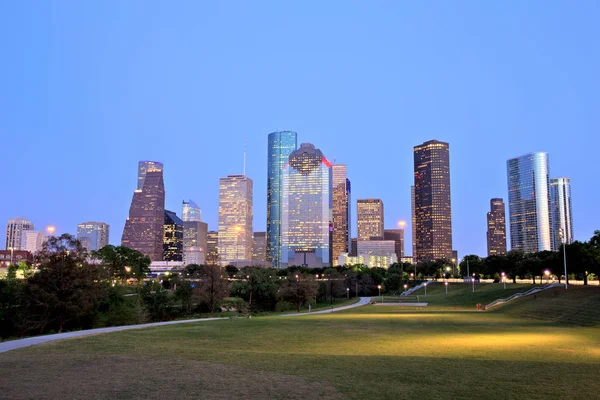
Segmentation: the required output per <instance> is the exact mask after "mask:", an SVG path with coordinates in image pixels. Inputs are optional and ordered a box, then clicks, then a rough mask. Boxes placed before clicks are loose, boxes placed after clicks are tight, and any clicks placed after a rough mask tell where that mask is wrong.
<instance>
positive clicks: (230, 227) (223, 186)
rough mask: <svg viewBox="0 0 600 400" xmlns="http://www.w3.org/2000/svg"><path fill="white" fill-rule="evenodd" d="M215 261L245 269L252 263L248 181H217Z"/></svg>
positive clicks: (229, 178) (236, 177) (243, 177)
mask: <svg viewBox="0 0 600 400" xmlns="http://www.w3.org/2000/svg"><path fill="white" fill-rule="evenodd" d="M218 241H219V245H218V247H219V261H220V262H221V264H222V265H228V264H232V265H236V266H242V267H245V266H247V265H251V263H252V179H250V178H248V177H247V176H246V175H228V176H227V177H225V178H220V179H219V235H218Z"/></svg>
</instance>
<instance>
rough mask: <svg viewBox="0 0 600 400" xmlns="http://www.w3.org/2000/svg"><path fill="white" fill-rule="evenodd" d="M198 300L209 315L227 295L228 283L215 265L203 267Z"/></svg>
mask: <svg viewBox="0 0 600 400" xmlns="http://www.w3.org/2000/svg"><path fill="white" fill-rule="evenodd" d="M199 286H200V287H199V292H200V298H201V299H202V301H203V302H204V303H205V304H206V306H207V307H208V309H209V310H210V312H211V314H213V313H214V312H215V309H216V308H217V306H218V305H219V303H220V302H221V301H222V300H223V299H224V298H225V297H227V296H228V295H229V282H228V281H227V279H226V278H224V277H223V276H222V274H221V268H220V267H219V266H217V265H205V266H204V271H203V274H202V276H201V278H200V284H199Z"/></svg>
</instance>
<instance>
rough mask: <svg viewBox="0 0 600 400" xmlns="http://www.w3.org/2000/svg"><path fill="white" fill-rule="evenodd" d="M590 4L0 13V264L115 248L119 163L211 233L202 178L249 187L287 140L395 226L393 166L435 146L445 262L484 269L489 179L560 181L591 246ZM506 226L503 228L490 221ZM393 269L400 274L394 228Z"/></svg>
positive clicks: (399, 213)
mask: <svg viewBox="0 0 600 400" xmlns="http://www.w3.org/2000/svg"><path fill="white" fill-rule="evenodd" d="M599 20H600V3H599V2H598V1H584V0H578V1H548V0H543V1H533V0H532V1H516V0H512V1H511V0H509V1H389V2H384V1H361V2H358V1H297V2H291V1H277V2H275V1H274V2H267V1H252V2H251V1H227V2H218V1H213V2H208V1H189V2H184V1H177V2H170V1H169V2H168V1H163V2H152V1H96V2H91V1H87V2H77V1H54V2H51V1H48V2H38V1H23V0H19V1H3V2H0V49H1V51H2V57H1V60H2V62H0V139H1V140H0V146H1V149H2V152H1V154H2V156H1V158H0V160H1V161H0V163H1V164H0V165H1V167H2V168H1V170H0V171H1V172H2V180H1V181H2V186H3V190H2V196H1V197H0V223H1V224H2V227H3V228H2V234H1V236H0V239H1V245H0V247H2V248H4V227H5V224H6V221H7V220H8V219H9V218H13V217H16V216H24V217H27V218H29V219H31V220H32V221H33V222H34V224H35V225H36V228H43V227H45V226H47V225H50V224H53V225H55V226H56V227H57V232H58V233H62V232H69V233H75V232H76V227H77V223H79V222H82V221H86V220H96V221H104V222H107V223H109V224H110V226H111V242H112V243H113V244H119V243H120V240H121V234H122V231H123V226H124V224H125V218H126V217H127V214H128V211H129V205H130V202H131V198H132V195H133V190H134V189H135V188H136V184H137V183H136V174H137V162H138V160H146V159H147V160H157V161H161V162H163V163H164V164H165V188H166V194H167V200H166V201H167V208H168V209H170V210H173V211H176V212H177V213H178V214H180V213H181V201H182V200H183V199H188V198H191V199H193V200H194V201H195V202H196V203H198V204H199V205H200V206H201V207H202V211H203V219H204V220H205V221H207V222H208V223H209V228H210V229H216V227H217V225H216V222H217V211H218V178H219V177H221V176H225V175H227V174H234V173H242V168H243V148H244V137H245V136H246V137H247V152H248V164H247V174H248V175H249V177H250V178H252V179H253V180H254V230H255V231H263V230H265V226H266V180H267V135H268V133H269V132H272V131H274V130H281V129H292V130H295V131H297V132H298V141H299V142H311V143H314V144H315V145H316V147H318V148H320V149H321V150H322V151H323V153H324V154H325V155H326V156H327V157H328V158H329V159H330V160H331V161H333V160H334V159H335V160H336V161H337V162H338V163H345V164H347V165H348V174H349V178H350V180H351V181H352V197H353V213H352V219H353V231H356V226H355V224H356V211H355V208H356V207H355V205H356V204H355V202H356V199H358V198H364V197H378V198H382V199H383V201H384V205H385V218H386V225H387V227H390V228H392V227H394V226H395V225H396V222H397V221H398V220H400V219H404V220H407V221H408V222H409V224H410V185H411V184H412V182H413V153H412V149H413V146H415V145H417V144H420V143H422V142H423V141H426V140H430V139H434V138H435V139H438V140H442V141H446V142H449V143H450V163H451V185H452V214H453V232H454V247H455V248H456V249H458V251H459V256H460V257H462V256H464V255H465V254H470V253H476V254H480V255H485V253H486V239H485V231H486V212H487V211H488V209H489V200H490V198H492V197H502V198H504V199H505V201H507V196H508V194H507V179H506V161H507V159H508V158H511V157H515V156H519V155H522V154H524V153H528V152H533V151H546V152H548V153H549V156H550V174H551V177H559V176H568V177H571V179H572V181H571V183H572V188H573V193H572V195H573V207H574V209H573V211H574V233H575V239H580V240H587V239H589V237H591V235H592V233H593V231H594V230H595V229H600V212H599V211H598V207H599V206H598V204H599V196H600V188H599V181H600V178H599V173H598V151H599V149H600V76H599V72H600V41H599V38H600V24H599V23H598V21H599ZM507 212H508V210H507ZM406 239H407V245H406V253H407V254H411V253H412V250H411V248H410V225H408V226H407V238H406Z"/></svg>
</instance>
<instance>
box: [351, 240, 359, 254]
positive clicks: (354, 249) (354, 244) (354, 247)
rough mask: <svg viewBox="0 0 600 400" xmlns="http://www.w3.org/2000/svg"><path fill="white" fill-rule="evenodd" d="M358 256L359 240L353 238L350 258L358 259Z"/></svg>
mask: <svg viewBox="0 0 600 400" xmlns="http://www.w3.org/2000/svg"><path fill="white" fill-rule="evenodd" d="M357 254H358V238H352V239H351V240H350V256H352V257H356V255H357Z"/></svg>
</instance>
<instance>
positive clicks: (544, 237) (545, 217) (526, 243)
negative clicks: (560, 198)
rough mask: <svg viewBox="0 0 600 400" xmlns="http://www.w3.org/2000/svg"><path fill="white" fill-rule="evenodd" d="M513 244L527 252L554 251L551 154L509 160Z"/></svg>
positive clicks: (511, 235)
mask: <svg viewBox="0 0 600 400" xmlns="http://www.w3.org/2000/svg"><path fill="white" fill-rule="evenodd" d="M507 178H508V210H509V221H510V247H511V249H512V250H519V251H523V252H525V253H536V252H538V251H544V250H552V247H553V236H552V217H551V212H550V178H549V173H548V153H542V152H540V153H529V154H525V155H523V156H521V157H515V158H511V159H510V160H508V161H507Z"/></svg>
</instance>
